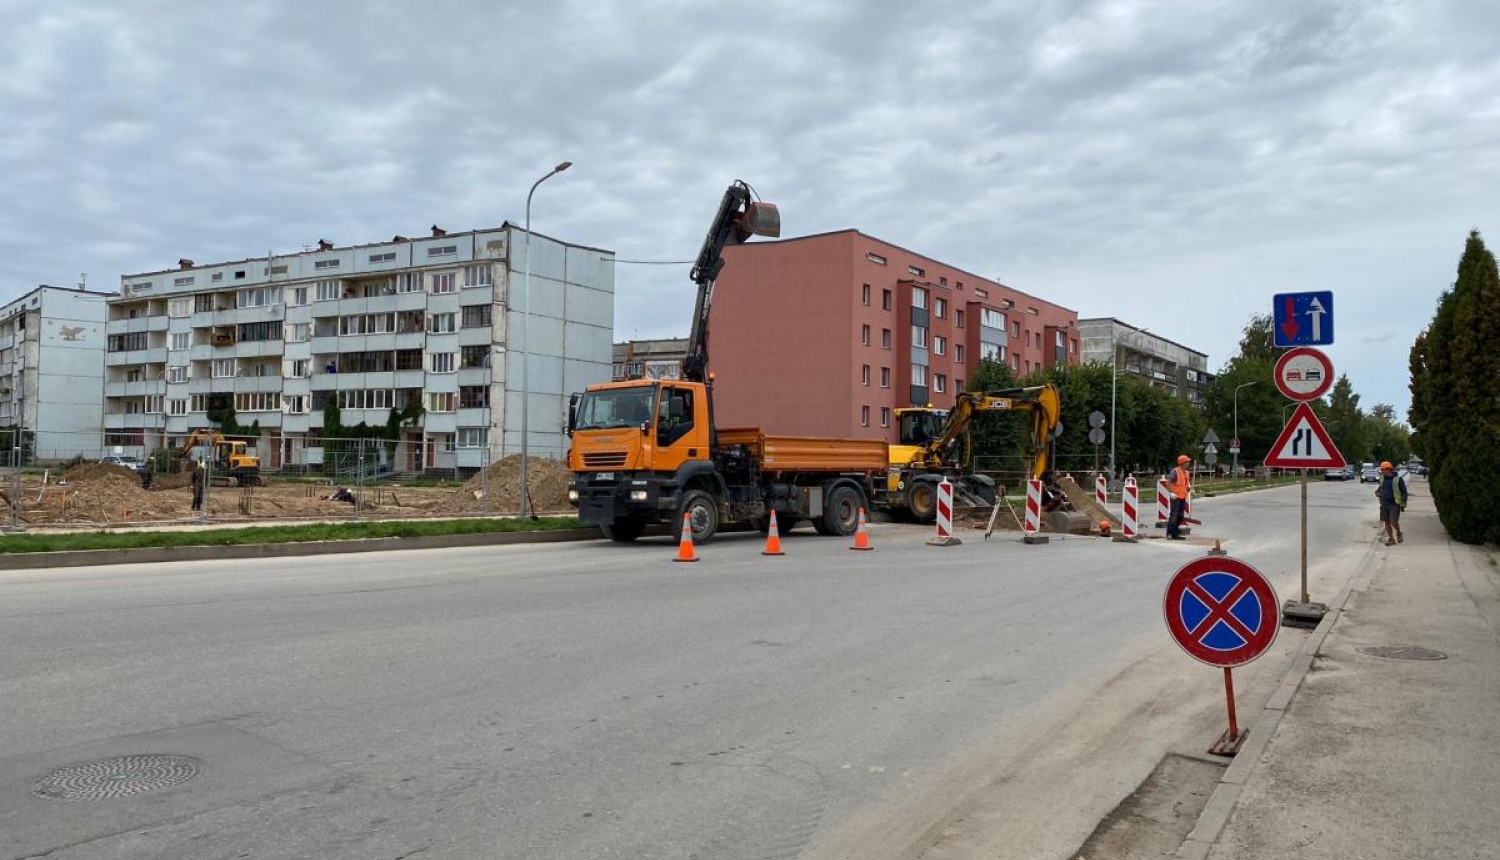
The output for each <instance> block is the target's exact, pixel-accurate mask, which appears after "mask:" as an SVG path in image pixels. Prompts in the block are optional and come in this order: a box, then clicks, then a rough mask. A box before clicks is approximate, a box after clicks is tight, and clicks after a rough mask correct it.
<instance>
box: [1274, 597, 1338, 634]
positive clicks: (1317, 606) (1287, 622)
mask: <svg viewBox="0 0 1500 860" xmlns="http://www.w3.org/2000/svg"><path fill="white" fill-rule="evenodd" d="M1327 614H1328V604H1326V603H1303V602H1301V601H1300V600H1288V601H1286V602H1285V603H1283V604H1281V626H1282V627H1300V628H1302V629H1304V630H1311V629H1313V628H1314V627H1317V626H1318V622H1320V621H1322V620H1323V616H1324V615H1327Z"/></svg>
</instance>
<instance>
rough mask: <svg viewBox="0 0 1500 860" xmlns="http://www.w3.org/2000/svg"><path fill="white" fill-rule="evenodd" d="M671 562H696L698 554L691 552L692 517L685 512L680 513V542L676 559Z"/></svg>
mask: <svg viewBox="0 0 1500 860" xmlns="http://www.w3.org/2000/svg"><path fill="white" fill-rule="evenodd" d="M672 560H673V561H697V560H698V554H697V553H695V552H693V515H692V514H690V513H688V512H687V511H683V512H682V540H681V541H679V542H678V544H677V557H676V558H674V559H672Z"/></svg>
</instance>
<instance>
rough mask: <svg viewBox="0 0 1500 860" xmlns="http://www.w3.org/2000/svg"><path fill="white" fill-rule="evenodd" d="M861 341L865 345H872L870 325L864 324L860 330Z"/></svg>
mask: <svg viewBox="0 0 1500 860" xmlns="http://www.w3.org/2000/svg"><path fill="white" fill-rule="evenodd" d="M859 342H860V343H861V344H862V345H864V346H869V345H870V327H869V326H862V327H861V328H860V330H859Z"/></svg>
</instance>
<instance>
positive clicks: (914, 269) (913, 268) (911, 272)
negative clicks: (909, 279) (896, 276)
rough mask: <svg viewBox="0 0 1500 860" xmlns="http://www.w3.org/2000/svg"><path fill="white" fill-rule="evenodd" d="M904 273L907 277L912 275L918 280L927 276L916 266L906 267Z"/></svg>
mask: <svg viewBox="0 0 1500 860" xmlns="http://www.w3.org/2000/svg"><path fill="white" fill-rule="evenodd" d="M906 273H907V274H908V275H912V276H913V277H917V278H920V277H922V276H923V275H926V274H927V273H926V272H925V271H923V270H921V269H919V268H917V267H916V266H907V267H906Z"/></svg>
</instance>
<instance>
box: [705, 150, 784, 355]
mask: <svg viewBox="0 0 1500 860" xmlns="http://www.w3.org/2000/svg"><path fill="white" fill-rule="evenodd" d="M751 195H752V191H751V189H750V186H749V185H746V184H745V183H744V182H743V181H741V180H739V179H736V180H735V181H734V182H733V183H732V184H731V185H730V186H729V187H728V188H727V189H725V191H724V197H723V199H722V200H720V201H719V211H718V214H716V215H715V216H714V220H713V223H712V224H711V225H709V228H708V235H707V236H705V237H704V239H703V247H702V249H700V250H699V251H698V259H697V260H696V261H694V263H693V271H692V275H691V277H692V279H693V283H695V284H697V285H698V301H697V305H696V306H695V307H694V308H693V327H692V331H691V333H690V334H689V335H688V346H687V357H686V358H684V359H683V360H682V378H683V379H685V380H687V381H689V382H707V381H708V315H709V312H710V311H712V310H713V301H714V281H716V280H718V277H719V272H721V271H723V269H724V248H725V247H726V246H728V245H742V244H744V242H745V240H746V239H749V238H750V237H751V236H769V237H772V238H775V237H777V236H780V235H781V213H780V212H779V211H778V210H777V209H776V206H775V204H772V203H766V202H765V201H760V202H757V201H755V200H754V199H753V198H752V196H751Z"/></svg>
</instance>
